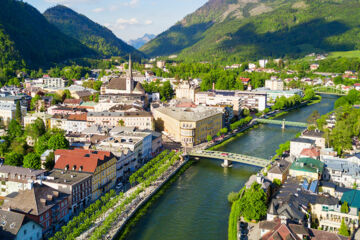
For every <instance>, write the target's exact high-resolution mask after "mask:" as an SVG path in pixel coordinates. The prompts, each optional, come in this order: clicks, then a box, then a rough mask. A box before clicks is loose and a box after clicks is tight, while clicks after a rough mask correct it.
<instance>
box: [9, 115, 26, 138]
mask: <svg viewBox="0 0 360 240" xmlns="http://www.w3.org/2000/svg"><path fill="white" fill-rule="evenodd" d="M22 134H23V131H22V127H21V125H20V123H19V122H18V121H17V120H15V119H12V120H11V121H10V123H9V126H8V136H9V137H10V139H14V138H17V137H21V136H22Z"/></svg>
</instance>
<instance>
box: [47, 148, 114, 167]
mask: <svg viewBox="0 0 360 240" xmlns="http://www.w3.org/2000/svg"><path fill="white" fill-rule="evenodd" d="M58 155H59V156H60V157H59V158H58V159H57V160H56V163H55V167H54V168H55V169H65V168H66V167H68V169H69V170H71V171H80V167H82V170H81V171H83V172H90V173H94V172H95V170H96V167H97V166H100V165H102V164H104V163H106V162H107V161H109V160H111V159H112V158H113V154H112V153H111V152H107V151H94V150H84V149H73V150H66V149H59V150H56V151H55V156H56V157H55V159H56V158H57V156H58ZM74 167H75V168H74Z"/></svg>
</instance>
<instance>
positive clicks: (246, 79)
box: [240, 77, 251, 82]
mask: <svg viewBox="0 0 360 240" xmlns="http://www.w3.org/2000/svg"><path fill="white" fill-rule="evenodd" d="M240 80H241V81H242V82H249V81H250V80H251V79H250V78H243V77H241V78H240Z"/></svg>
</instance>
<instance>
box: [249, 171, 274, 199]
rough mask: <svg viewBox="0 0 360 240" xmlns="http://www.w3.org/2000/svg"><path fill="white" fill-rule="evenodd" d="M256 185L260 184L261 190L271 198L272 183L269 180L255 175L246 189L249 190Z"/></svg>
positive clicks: (250, 178)
mask: <svg viewBox="0 0 360 240" xmlns="http://www.w3.org/2000/svg"><path fill="white" fill-rule="evenodd" d="M254 183H258V184H260V185H261V189H262V190H263V191H264V192H265V193H266V195H267V196H270V188H271V181H270V180H269V179H267V178H265V177H264V176H262V175H260V174H257V175H255V174H254V175H251V176H250V177H249V180H248V181H247V182H246V183H245V187H246V188H247V189H249V188H251V186H252V185H253V184H254Z"/></svg>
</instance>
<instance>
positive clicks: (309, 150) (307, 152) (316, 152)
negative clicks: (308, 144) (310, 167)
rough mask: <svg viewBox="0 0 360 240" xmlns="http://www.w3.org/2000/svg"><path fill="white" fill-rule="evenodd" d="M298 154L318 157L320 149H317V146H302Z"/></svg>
mask: <svg viewBox="0 0 360 240" xmlns="http://www.w3.org/2000/svg"><path fill="white" fill-rule="evenodd" d="M300 155H301V156H307V157H312V158H317V157H320V150H318V149H317V148H304V149H303V150H302V151H301V153H300Z"/></svg>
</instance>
